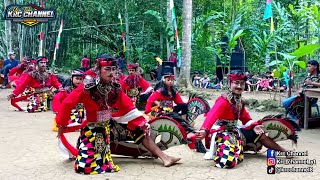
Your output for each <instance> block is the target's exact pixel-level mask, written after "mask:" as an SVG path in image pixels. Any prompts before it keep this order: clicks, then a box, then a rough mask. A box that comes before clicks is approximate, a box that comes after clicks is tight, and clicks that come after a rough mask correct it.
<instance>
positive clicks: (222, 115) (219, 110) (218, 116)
mask: <svg viewBox="0 0 320 180" xmlns="http://www.w3.org/2000/svg"><path fill="white" fill-rule="evenodd" d="M234 112H235V110H234V109H233V108H232V106H231V103H230V102H229V101H228V99H227V98H226V97H224V96H223V95H222V96H220V97H218V99H217V100H216V102H215V104H214V106H213V107H212V108H211V109H210V111H209V112H208V114H207V116H206V119H205V120H204V122H203V124H202V126H201V129H207V130H210V129H211V128H212V126H213V124H215V122H216V121H217V120H231V121H236V120H237V119H238V118H237V117H236V114H235V113H234ZM239 120H240V121H241V122H242V124H243V125H244V126H243V127H248V128H249V126H250V127H251V125H253V123H254V121H253V120H252V118H251V116H250V115H249V113H248V111H247V110H246V108H245V107H244V105H243V106H242V110H240V116H239Z"/></svg>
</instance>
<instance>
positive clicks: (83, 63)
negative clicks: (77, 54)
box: [81, 58, 90, 68]
mask: <svg viewBox="0 0 320 180" xmlns="http://www.w3.org/2000/svg"><path fill="white" fill-rule="evenodd" d="M89 64H90V59H88V58H82V60H81V67H82V68H89Z"/></svg>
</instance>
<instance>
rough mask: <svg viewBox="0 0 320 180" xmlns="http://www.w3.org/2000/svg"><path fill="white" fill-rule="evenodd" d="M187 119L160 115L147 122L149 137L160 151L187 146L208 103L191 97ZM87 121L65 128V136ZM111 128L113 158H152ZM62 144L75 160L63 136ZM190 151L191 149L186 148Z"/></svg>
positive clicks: (74, 153) (114, 127)
mask: <svg viewBox="0 0 320 180" xmlns="http://www.w3.org/2000/svg"><path fill="white" fill-rule="evenodd" d="M187 104H188V115H187V121H186V120H183V119H182V118H181V117H180V116H179V115H178V114H176V113H169V114H162V115H160V116H158V117H156V118H154V119H151V120H150V121H149V124H150V129H151V132H150V136H151V138H152V139H153V140H154V141H155V142H156V144H157V145H158V147H159V148H160V149H161V150H166V149H168V148H170V147H172V146H177V145H181V144H189V143H190V142H191V141H189V140H188V139H187V134H188V133H190V132H194V130H193V128H192V127H191V126H190V124H192V123H193V121H194V120H195V119H196V118H197V117H198V116H199V115H201V114H203V113H207V112H208V111H209V109H210V106H209V104H208V102H207V101H205V100H204V99H202V98H201V97H197V96H195V95H192V96H190V97H189V101H188V103H187ZM86 123H87V122H86V121H83V123H82V124H81V125H79V126H73V127H68V128H67V129H66V130H65V132H64V133H68V132H74V131H76V130H77V129H80V128H82V127H85V126H86ZM111 123H113V128H111V136H110V137H113V138H112V139H111V146H110V148H111V152H112V154H117V155H125V156H133V157H138V156H148V157H153V156H152V154H151V153H150V152H149V151H148V150H147V149H146V148H145V147H144V146H143V145H142V144H139V145H137V144H134V143H132V142H128V141H126V140H125V139H122V137H123V132H124V131H125V130H124V129H122V128H121V127H120V126H119V125H117V124H116V122H115V121H112V122H111ZM60 140H61V143H62V144H63V145H64V147H65V148H66V149H67V151H69V152H71V154H73V155H74V156H77V154H78V151H77V149H76V148H75V147H74V146H72V145H71V144H70V143H69V142H68V140H67V139H66V137H65V136H64V134H62V135H61V137H60ZM59 147H60V149H61V150H62V152H66V149H64V148H61V146H59ZM189 147H190V146H189Z"/></svg>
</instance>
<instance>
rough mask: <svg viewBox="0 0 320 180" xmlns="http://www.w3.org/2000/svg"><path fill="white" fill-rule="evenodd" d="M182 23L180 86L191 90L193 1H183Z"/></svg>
mask: <svg viewBox="0 0 320 180" xmlns="http://www.w3.org/2000/svg"><path fill="white" fill-rule="evenodd" d="M182 18H183V22H182V64H181V71H180V72H181V73H180V74H179V79H178V84H179V85H180V86H181V87H185V88H191V87H192V86H191V84H190V67H191V34H192V0H184V1H183V17H182Z"/></svg>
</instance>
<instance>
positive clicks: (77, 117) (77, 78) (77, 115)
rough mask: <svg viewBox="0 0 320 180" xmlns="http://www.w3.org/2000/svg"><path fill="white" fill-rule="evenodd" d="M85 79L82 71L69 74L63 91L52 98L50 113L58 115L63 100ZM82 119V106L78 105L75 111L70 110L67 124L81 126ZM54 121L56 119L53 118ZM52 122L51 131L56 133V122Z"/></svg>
mask: <svg viewBox="0 0 320 180" xmlns="http://www.w3.org/2000/svg"><path fill="white" fill-rule="evenodd" d="M84 77H85V73H84V72H83V71H82V70H74V71H72V73H71V79H70V81H69V82H68V83H67V85H66V86H65V87H64V91H60V92H59V93H57V94H56V95H55V96H54V97H53V102H52V111H53V112H54V113H55V114H58V112H59V111H60V107H61V104H62V102H63V100H64V99H65V98H66V97H67V96H68V95H69V94H70V93H71V92H72V91H73V90H74V89H75V88H77V87H78V86H79V85H80V84H81V83H82V82H83V79H84ZM83 118H84V109H83V106H82V104H78V105H77V107H76V108H75V109H73V110H72V113H71V116H70V120H69V124H81V123H82V120H83ZM55 119H56V118H55ZM55 119H54V121H53V127H52V131H55V132H57V131H58V127H57V124H56V120H55Z"/></svg>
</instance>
